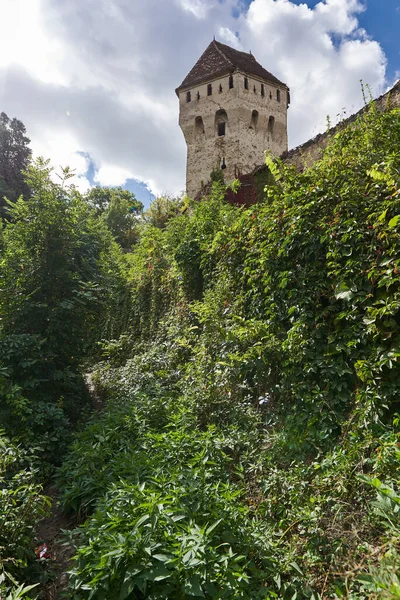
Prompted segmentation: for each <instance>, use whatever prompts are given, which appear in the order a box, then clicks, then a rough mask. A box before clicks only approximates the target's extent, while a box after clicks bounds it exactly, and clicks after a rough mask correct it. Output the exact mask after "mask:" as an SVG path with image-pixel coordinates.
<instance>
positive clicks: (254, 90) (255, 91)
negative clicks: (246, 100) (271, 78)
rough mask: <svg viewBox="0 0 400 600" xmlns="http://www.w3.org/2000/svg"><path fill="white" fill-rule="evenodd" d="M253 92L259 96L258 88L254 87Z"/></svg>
mask: <svg viewBox="0 0 400 600" xmlns="http://www.w3.org/2000/svg"><path fill="white" fill-rule="evenodd" d="M253 92H254V93H255V94H257V90H256V86H254V88H253Z"/></svg>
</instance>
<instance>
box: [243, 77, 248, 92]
mask: <svg viewBox="0 0 400 600" xmlns="http://www.w3.org/2000/svg"><path fill="white" fill-rule="evenodd" d="M244 89H245V90H248V89H249V80H248V79H247V77H245V78H244Z"/></svg>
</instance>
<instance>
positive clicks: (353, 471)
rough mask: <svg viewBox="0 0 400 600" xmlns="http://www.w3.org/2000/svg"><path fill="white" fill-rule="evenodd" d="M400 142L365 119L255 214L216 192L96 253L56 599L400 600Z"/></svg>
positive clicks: (398, 131)
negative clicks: (87, 374) (100, 404)
mask: <svg viewBox="0 0 400 600" xmlns="http://www.w3.org/2000/svg"><path fill="white" fill-rule="evenodd" d="M399 148H400V113H399V111H391V112H386V113H382V114H378V113H376V112H375V110H374V107H373V105H372V106H371V108H370V109H369V110H368V111H366V113H365V114H364V115H363V117H362V118H360V119H359V120H358V121H356V122H355V123H352V124H351V125H350V126H349V127H348V128H347V129H345V130H344V131H341V132H340V133H338V134H337V135H336V136H335V138H334V139H333V140H332V143H331V145H330V146H329V148H328V149H327V151H326V152H325V155H324V158H323V159H322V160H321V161H320V162H319V163H317V164H315V165H314V166H313V167H312V168H310V169H309V170H307V171H306V172H304V173H302V174H299V173H297V172H296V171H294V170H293V169H292V168H289V167H286V166H285V165H283V164H280V163H279V162H278V163H276V162H275V163H274V162H272V161H268V164H269V167H270V170H271V172H272V174H273V176H274V180H275V183H274V184H272V185H269V186H268V187H267V189H266V192H265V200H264V201H263V202H262V203H259V204H257V205H255V206H253V207H251V209H248V210H245V209H243V208H238V207H235V206H231V205H229V204H227V203H226V202H225V200H224V195H225V189H224V186H223V185H222V184H215V185H214V188H213V191H212V193H211V195H210V196H209V197H208V198H204V199H203V200H202V201H201V202H199V203H192V204H190V205H189V206H188V205H187V204H185V203H182V202H181V203H177V204H176V205H175V207H174V206H173V205H171V203H170V202H168V201H165V204H164V205H163V204H162V203H161V204H160V203H159V204H158V205H157V207H156V209H155V208H153V210H152V211H150V212H149V213H148V214H147V216H146V217H145V218H144V219H142V221H141V225H140V226H139V229H138V232H137V236H136V238H135V239H136V242H135V244H134V245H133V247H132V251H131V252H128V253H125V254H122V253H120V252H117V250H116V249H115V246H114V245H113V244H112V242H107V243H109V244H110V245H109V247H108V248H109V249H108V250H107V248H106V247H105V246H103V248H104V254H103V255H102V256H103V258H101V260H100V262H99V263H98V264H99V266H102V265H104V264H108V265H109V266H108V267H107V269H106V270H105V273H108V276H109V277H111V273H113V275H112V277H113V278H112V279H111V281H112V282H113V285H114V288H113V289H114V293H113V295H112V297H108V296H107V295H105V296H104V301H103V304H102V307H103V312H101V315H102V323H103V322H104V323H107V327H104V326H103V328H102V330H101V331H103V333H102V336H103V340H102V341H101V342H100V343H97V345H94V346H93V343H94V342H95V341H96V339H98V336H99V331H97V330H96V327H95V325H93V336H94V338H93V342H92V346H91V350H90V356H91V357H92V358H91V359H90V360H91V366H90V369H91V371H92V380H93V381H94V382H95V383H96V387H97V390H98V392H99V393H100V394H101V395H102V397H103V399H104V400H105V408H104V411H103V412H102V413H101V414H99V413H97V414H94V415H93V416H92V417H91V418H90V419H89V420H88V422H87V423H85V425H84V426H82V427H81V431H80V432H79V433H77V434H76V436H75V441H74V442H73V444H72V446H71V447H70V449H69V451H68V453H67V455H66V456H65V458H64V460H63V463H62V465H61V467H60V468H59V469H58V472H57V485H58V487H59V489H60V491H61V494H62V495H61V498H62V505H63V508H64V510H65V511H67V512H70V513H72V514H74V515H78V516H79V519H80V520H81V522H82V525H81V526H80V527H78V528H77V529H75V530H74V531H72V532H71V533H70V539H71V541H72V543H74V544H75V546H76V560H75V562H74V568H73V571H72V573H71V575H70V580H69V588H68V591H67V592H66V597H68V598H71V599H75V600H83V599H87V600H89V599H93V600H114V599H115V600H129V599H133V598H137V599H149V600H150V599H153V600H155V599H165V598H170V599H182V600H183V599H189V598H196V597H198V598H221V599H222V598H229V599H231V598H243V599H249V600H255V599H257V598H259V599H261V598H262V599H272V598H279V599H281V600H286V599H291V600H294V599H298V600H302V599H306V598H310V599H314V600H317V599H322V598H347V599H351V600H355V599H364V598H386V599H389V598H400V581H399V577H400V548H399V539H400V520H399V516H400V488H399V459H400V432H399V424H400V418H399V415H398V413H399V412H400V402H399V390H400V363H399V358H400V336H399V331H400V235H399V234H400V150H399ZM163 207H164V211H163ZM104 235H105V234H104ZM107 239H108V238H107ZM111 256H113V257H114V259H113V260H114V263H113V266H112V265H110V263H107V261H109V260H110V257H111ZM103 261H106V263H104V262H103ZM101 272H103V271H101ZM90 314H91V313H90ZM91 319H92V320H91V321H89V322H90V323H92V322H93V323H94V324H95V321H96V319H97V317H96V315H94V316H93V317H91ZM96 332H97V333H96ZM104 332H105V334H107V332H115V333H114V334H113V333H112V334H111V336H110V335H109V334H108V338H110V337H111V339H105V335H104ZM120 332H122V335H120ZM95 333H96V335H97V338H96V335H95ZM83 355H84V354H83ZM86 356H87V355H86ZM86 360H87V359H86ZM80 361H81V362H82V358H81V359H80ZM0 545H3V544H2V543H0Z"/></svg>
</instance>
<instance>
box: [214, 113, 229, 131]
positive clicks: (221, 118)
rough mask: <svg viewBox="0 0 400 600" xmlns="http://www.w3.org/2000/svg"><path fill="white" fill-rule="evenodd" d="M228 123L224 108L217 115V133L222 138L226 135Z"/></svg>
mask: <svg viewBox="0 0 400 600" xmlns="http://www.w3.org/2000/svg"><path fill="white" fill-rule="evenodd" d="M227 123H228V115H227V114H226V111H225V110H224V109H223V108H220V109H219V110H217V112H216V113H215V133H216V135H217V136H219V137H222V136H224V135H226V132H227V127H226V125H227Z"/></svg>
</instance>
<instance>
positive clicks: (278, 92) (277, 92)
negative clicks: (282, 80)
mask: <svg viewBox="0 0 400 600" xmlns="http://www.w3.org/2000/svg"><path fill="white" fill-rule="evenodd" d="M276 99H277V101H278V102H280V101H281V90H276Z"/></svg>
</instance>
